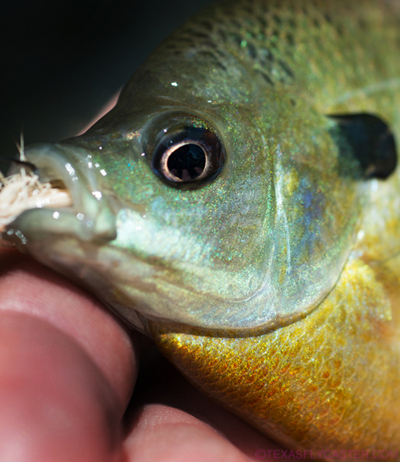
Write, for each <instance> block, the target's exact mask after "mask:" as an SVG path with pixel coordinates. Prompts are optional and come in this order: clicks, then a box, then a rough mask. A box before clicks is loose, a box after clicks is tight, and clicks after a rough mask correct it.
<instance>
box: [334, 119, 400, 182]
mask: <svg viewBox="0 0 400 462" xmlns="http://www.w3.org/2000/svg"><path fill="white" fill-rule="evenodd" d="M328 117H329V118H331V119H334V120H335V121H336V123H337V125H338V128H339V130H340V133H341V135H342V136H343V137H344V138H345V139H346V140H347V142H348V143H349V145H350V147H351V149H352V151H353V153H354V155H355V157H356V158H357V160H358V161H359V163H360V166H361V168H362V170H363V173H364V177H365V178H367V179H369V178H379V179H383V180H384V179H386V178H388V177H389V176H390V175H391V174H392V173H393V172H394V170H395V168H396V165H397V150H396V142H395V139H394V136H393V133H392V132H391V130H390V128H389V126H388V125H387V124H386V123H385V122H384V121H383V120H382V119H381V118H380V117H377V116H375V115H372V114H367V113H360V114H334V115H329V116H328Z"/></svg>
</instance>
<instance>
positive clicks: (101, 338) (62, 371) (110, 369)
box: [0, 249, 278, 462]
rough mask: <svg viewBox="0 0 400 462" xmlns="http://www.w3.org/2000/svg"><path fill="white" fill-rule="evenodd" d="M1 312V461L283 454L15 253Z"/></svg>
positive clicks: (5, 268)
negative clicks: (140, 361) (141, 364)
mask: <svg viewBox="0 0 400 462" xmlns="http://www.w3.org/2000/svg"><path fill="white" fill-rule="evenodd" d="M0 310H1V311H0V409H1V419H0V460H7V461H8V462H14V461H18V462H19V461H21V462H22V461H23V462H36V461H38V462H39V461H40V462H46V461H49V462H50V461H54V460H57V461H58V462H62V461H68V462H78V461H79V462H80V461H82V462H83V461H96V462H103V461H104V462H106V461H107V462H111V461H113V462H114V461H124V462H128V461H129V462H131V461H135V462H136V461H140V462H146V461H155V460H156V461H157V462H165V461H174V462H179V461H187V460H189V459H190V460H191V461H193V462H197V461H198V462H200V461H201V462H212V461H218V462H220V461H221V460H226V461H232V462H242V461H243V462H244V461H256V460H260V459H261V458H263V460H266V457H265V458H264V456H265V453H264V452H261V453H260V452H259V453H258V455H259V458H257V457H256V451H257V450H259V449H263V450H264V451H267V450H269V449H277V448H278V446H276V445H275V444H274V443H272V442H271V441H270V440H268V439H267V438H266V437H264V436H262V435H261V434H260V433H258V432H257V431H256V430H254V429H253V428H251V427H250V426H249V425H247V424H246V423H245V422H243V421H241V420H240V419H238V418H237V417H235V416H233V415H232V414H230V413H229V412H227V411H226V410H224V409H222V408H220V407H219V406H218V405H216V404H215V403H213V402H212V401H210V400H208V399H207V398H206V397H204V396H203V395H201V393H200V392H198V391H197V390H195V389H194V388H193V387H192V386H191V385H190V384H189V383H188V382H186V381H185V380H184V379H183V378H182V377H180V376H179V374H178V373H177V372H176V371H175V370H174V369H173V367H172V366H170V365H169V364H168V363H167V362H166V361H165V360H163V359H162V358H161V357H160V356H157V355H156V354H155V353H154V350H153V347H152V345H151V342H150V340H148V339H145V338H144V337H143V336H141V335H140V334H137V333H135V332H132V331H129V329H127V328H126V327H125V326H124V325H123V324H122V323H121V322H120V321H119V320H118V319H116V318H115V317H114V316H113V315H112V314H111V313H109V312H108V311H107V310H106V309H105V308H104V307H103V306H102V305H101V304H100V302H98V301H97V300H96V299H94V298H93V297H92V296H91V295H89V294H88V293H85V292H84V291H83V290H82V289H80V288H78V287H76V286H74V285H72V284H71V283H70V282H68V281H66V280H64V279H62V278H61V277H59V276H58V275H56V274H54V273H53V272H51V271H50V270H48V269H46V268H44V267H42V266H41V265H39V264H38V263H36V262H35V261H33V260H32V259H30V258H28V257H26V256H24V255H21V254H19V253H18V252H16V251H15V250H10V249H1V250H0ZM141 349H142V356H143V361H144V363H145V364H144V367H143V369H144V372H143V374H144V377H143V379H142V380H141V381H139V384H140V386H139V387H138V390H137V391H135V389H134V388H135V382H136V377H137V373H138V369H139V351H140V350H141ZM147 351H150V352H151V353H146V352H147ZM132 393H133V395H132ZM131 395H132V399H131ZM128 404H129V411H128V412H127V413H125V411H126V408H127V407H128ZM124 414H125V416H124ZM260 454H261V457H260Z"/></svg>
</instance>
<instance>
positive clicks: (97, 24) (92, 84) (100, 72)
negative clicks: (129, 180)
mask: <svg viewBox="0 0 400 462" xmlns="http://www.w3.org/2000/svg"><path fill="white" fill-rule="evenodd" d="M215 1H216V0H173V1H172V0H170V1H168V0H164V1H161V0H148V1H137V0H68V1H67V0H63V1H57V0H29V1H28V0H21V1H18V0H16V1H15V2H12V3H11V2H3V6H2V7H1V8H0V40H1V42H0V43H1V49H0V158H1V157H14V156H15V155H16V153H17V149H16V146H15V141H17V140H19V135H20V132H21V130H22V131H23V133H24V139H25V144H30V143H33V142H37V141H48V142H54V141H57V140H59V139H63V138H67V137H69V136H73V135H75V134H76V133H78V132H79V131H80V130H82V129H83V128H84V127H85V126H86V125H87V123H88V122H89V121H90V120H92V119H93V117H94V116H95V114H96V113H97V112H98V111H99V110H101V108H102V107H104V105H105V104H106V102H107V100H109V99H110V98H111V97H112V96H113V95H114V94H115V93H116V92H117V91H118V90H119V89H120V88H121V86H122V85H123V84H124V83H125V82H126V81H127V79H128V78H129V77H130V75H131V74H132V73H133V71H134V70H135V69H136V68H137V67H138V66H139V65H140V63H141V62H143V60H144V59H145V58H146V56H148V55H149V53H150V52H151V51H152V50H153V49H154V48H155V47H156V46H157V45H158V44H159V43H160V42H161V41H162V40H163V39H164V38H165V37H167V36H168V35H169V34H170V33H171V32H172V31H173V30H174V29H175V28H176V27H177V26H179V25H180V24H181V23H182V22H184V21H185V20H186V19H188V18H189V17H190V16H191V15H193V14H194V13H196V12H197V11H199V10H200V9H202V8H204V7H205V6H207V5H209V4H211V3H215ZM0 168H2V169H3V170H4V169H5V168H6V164H5V163H1V162H0Z"/></svg>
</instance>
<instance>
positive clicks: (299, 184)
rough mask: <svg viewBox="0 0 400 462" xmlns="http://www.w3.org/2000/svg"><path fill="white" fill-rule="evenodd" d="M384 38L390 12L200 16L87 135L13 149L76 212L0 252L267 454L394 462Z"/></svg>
mask: <svg viewBox="0 0 400 462" xmlns="http://www.w3.org/2000/svg"><path fill="white" fill-rule="evenodd" d="M399 23H400V2H396V1H391V0H362V1H361V0H351V1H349V0H346V1H344V0H335V1H333V0H252V1H249V0H235V1H229V2H222V3H220V4H217V5H215V6H213V7H212V8H211V9H209V10H206V11H204V12H201V13H199V14H198V15H196V16H195V17H194V18H193V19H191V20H190V21H188V22H187V23H185V24H184V25H183V26H181V27H180V28H179V29H178V30H177V31H175V32H174V33H173V34H172V35H171V36H170V37H169V38H168V39H167V40H166V41H165V42H164V43H163V44H161V45H160V46H159V48H158V49H157V50H155V51H154V52H153V54H151V55H150V57H149V58H148V59H147V60H146V61H145V62H144V63H143V64H142V66H141V67H140V68H139V69H138V70H137V71H136V72H135V74H134V75H133V76H132V77H131V79H130V80H129V82H128V83H127V84H126V86H125V87H124V89H123V91H122V93H121V95H120V98H119V101H118V103H117V105H116V107H115V108H114V109H112V110H111V111H110V112H109V113H108V114H107V115H105V116H104V117H103V118H102V119H101V120H100V121H98V122H97V123H96V124H95V125H94V126H93V127H92V128H90V129H89V130H88V131H87V132H86V133H84V134H83V135H81V136H79V137H75V138H71V139H68V140H63V141H61V142H59V143H55V144H49V143H42V144H36V145H31V146H28V147H27V148H26V149H25V150H24V155H25V156H26V159H25V158H24V162H28V163H29V165H31V166H33V167H34V170H35V172H36V173H37V175H38V178H39V179H40V181H42V182H44V183H46V182H47V183H50V184H53V185H58V187H60V188H61V189H63V190H66V191H68V193H69V195H70V198H71V201H72V205H68V206H63V207H41V208H32V209H29V210H25V211H23V212H22V213H21V214H19V215H18V216H17V217H15V218H14V219H13V220H12V221H11V223H9V224H7V226H6V227H5V229H4V231H3V233H2V238H3V239H4V240H7V241H8V242H10V243H13V244H14V245H16V246H17V247H18V248H19V249H20V250H21V251H23V252H27V253H29V254H31V255H32V256H33V257H34V258H36V259H37V260H38V261H40V262H41V263H43V264H44V265H46V266H48V267H50V268H52V269H54V270H55V271H57V272H59V273H61V274H62V275H64V276H66V277H67V278H69V279H71V280H73V281H75V282H76V283H78V284H80V285H82V286H84V287H85V288H87V289H88V290H89V291H91V292H92V293H94V294H95V295H96V296H97V297H98V298H99V299H100V300H102V301H103V302H104V304H105V305H106V306H108V307H109V308H110V309H111V310H113V311H114V312H115V313H117V314H118V315H119V316H120V317H121V318H122V319H123V320H124V321H125V322H126V323H127V324H128V325H130V326H131V327H132V328H134V329H137V330H139V331H141V332H144V333H145V334H147V335H149V336H151V337H152V338H153V339H154V341H155V343H156V344H157V346H158V348H159V349H160V351H161V352H162V353H163V354H164V355H165V356H166V357H167V359H169V360H170V361H171V362H172V363H173V364H174V365H175V366H176V367H177V368H178V369H179V370H180V371H181V372H182V373H183V374H184V375H185V376H186V377H188V378H189V380H190V381H191V382H192V383H194V384H195V385H196V386H197V387H198V388H199V389H201V390H202V391H203V392H204V393H205V394H207V395H208V396H210V397H211V398H212V399H214V400H216V401H218V402H219V403H221V404H222V405H224V406H225V407H226V408H228V409H230V410H231V411H233V412H234V413H236V414H237V415H239V416H240V417H242V418H243V419H245V420H246V421H247V422H249V423H250V424H251V425H253V426H254V427H255V428H257V429H259V430H260V431H261V432H263V433H265V434H266V435H269V436H270V437H272V438H273V439H274V440H276V441H277V442H279V443H281V444H283V445H286V446H287V447H289V448H292V449H302V450H312V451H323V450H324V451H327V450H329V451H339V450H352V449H360V450H390V451H398V450H399V449H400V417H399V416H400V413H399V409H400V393H399V390H400V351H399V339H400V335H399V334H400V316H399V313H400V311H399V303H400V298H399V296H400V290H399V289H400V232H399V229H400V227H399V225H400V221H399V220H400V212H399V210H400V169H399V168H398V167H397V148H396V140H397V141H398V140H399V136H400V60H399V59H398V56H399V52H400V34H399ZM15 168H18V166H16V167H15ZM0 198H1V196H0Z"/></svg>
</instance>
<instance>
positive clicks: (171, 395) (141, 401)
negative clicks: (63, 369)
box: [125, 345, 280, 462]
mask: <svg viewBox="0 0 400 462" xmlns="http://www.w3.org/2000/svg"><path fill="white" fill-rule="evenodd" d="M146 347H147V348H148V345H146ZM152 356H153V361H152V364H151V365H149V367H148V369H147V370H146V371H141V372H143V374H141V375H140V376H139V380H138V383H137V385H136V388H135V404H136V407H135V408H134V409H131V412H132V420H133V425H132V428H131V432H130V434H129V436H128V438H127V440H126V442H125V446H126V450H127V453H128V454H129V461H130V462H136V461H140V462H147V461H154V460H157V461H158V462H169V461H174V462H176V461H187V460H191V461H202V462H204V461H207V462H214V461H215V462H217V461H218V462H220V461H221V460H229V461H232V462H236V461H237V462H242V461H257V460H260V454H261V456H262V458H263V460H267V459H268V457H267V455H268V454H270V452H268V451H272V450H274V449H280V446H277V445H276V444H275V443H273V442H272V441H271V440H270V439H268V438H266V437H265V436H263V435H261V434H260V433H259V432H258V431H257V430H255V429H254V428H252V427H250V426H249V425H248V424H247V423H245V422H244V421H242V420H241V419H239V418H238V417H236V416H234V415H232V414H231V413H230V412H228V411H227V410H225V409H223V408H221V407H220V406H218V405H217V404H216V403H214V402H212V401H211V400H210V399H208V398H206V397H205V396H204V395H202V394H201V393H200V392H199V391H198V390H196V389H195V388H194V387H193V386H192V385H190V384H189V383H188V382H187V381H186V380H185V379H184V378H183V377H182V376H181V375H180V374H179V373H178V372H177V371H176V370H175V369H174V368H173V367H172V366H171V365H170V364H169V363H167V361H166V360H165V359H164V358H162V357H161V355H159V356H156V354H155V353H152ZM154 356H156V358H154ZM260 451H261V452H260Z"/></svg>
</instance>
